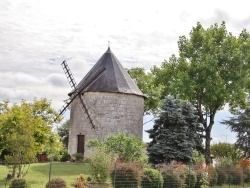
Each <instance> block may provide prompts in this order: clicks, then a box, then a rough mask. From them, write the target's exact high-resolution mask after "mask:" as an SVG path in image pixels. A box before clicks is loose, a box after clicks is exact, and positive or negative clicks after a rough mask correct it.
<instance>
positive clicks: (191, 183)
mask: <svg viewBox="0 0 250 188" xmlns="http://www.w3.org/2000/svg"><path fill="white" fill-rule="evenodd" d="M196 182H197V177H196V174H195V172H194V171H193V170H191V169H190V167H189V172H188V175H187V178H186V181H185V184H186V186H187V187H188V188H194V187H195V184H196Z"/></svg>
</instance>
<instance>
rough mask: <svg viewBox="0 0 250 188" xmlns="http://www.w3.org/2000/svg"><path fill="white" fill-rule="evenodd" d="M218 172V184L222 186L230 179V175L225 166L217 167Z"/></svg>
mask: <svg viewBox="0 0 250 188" xmlns="http://www.w3.org/2000/svg"><path fill="white" fill-rule="evenodd" d="M216 172H217V174H218V178H217V185H219V186H221V185H223V184H225V183H227V181H228V175H227V173H226V172H225V170H224V169H223V168H217V169H216Z"/></svg>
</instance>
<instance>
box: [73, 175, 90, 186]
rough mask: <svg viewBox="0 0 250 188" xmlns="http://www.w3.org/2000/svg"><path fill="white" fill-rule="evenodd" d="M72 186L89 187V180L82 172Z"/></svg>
mask: <svg viewBox="0 0 250 188" xmlns="http://www.w3.org/2000/svg"><path fill="white" fill-rule="evenodd" d="M71 186H72V187H75V188H88V182H87V181H86V179H85V178H84V175H83V174H80V175H79V176H78V177H77V178H76V181H75V182H74V183H72V184H71Z"/></svg>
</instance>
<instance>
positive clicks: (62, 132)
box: [57, 119, 70, 148]
mask: <svg viewBox="0 0 250 188" xmlns="http://www.w3.org/2000/svg"><path fill="white" fill-rule="evenodd" d="M69 127H70V120H69V119H68V120H67V121H66V122H64V123H63V124H62V125H61V126H60V127H58V128H57V134H58V135H59V136H60V140H61V142H62V143H63V146H64V148H68V142H69Z"/></svg>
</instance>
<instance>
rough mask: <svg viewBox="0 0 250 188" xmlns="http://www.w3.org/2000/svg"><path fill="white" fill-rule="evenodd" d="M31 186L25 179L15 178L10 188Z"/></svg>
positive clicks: (27, 187)
mask: <svg viewBox="0 0 250 188" xmlns="http://www.w3.org/2000/svg"><path fill="white" fill-rule="evenodd" d="M29 187H30V185H29V184H28V182H27V181H26V180H25V179H21V178H15V179H13V180H11V182H10V188H29Z"/></svg>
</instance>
